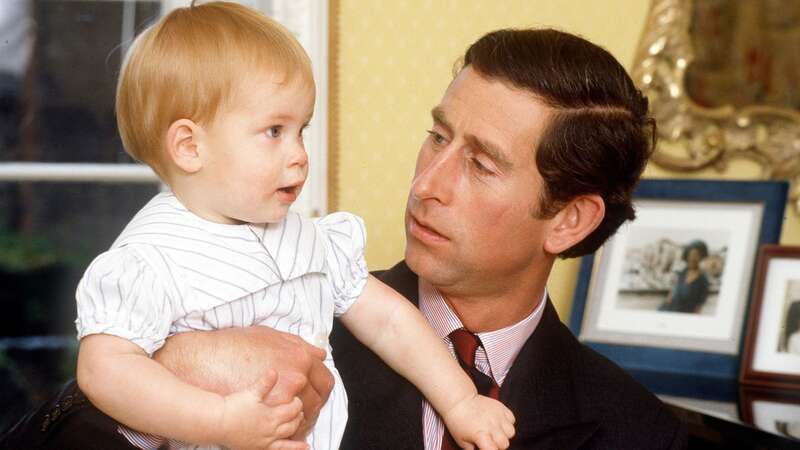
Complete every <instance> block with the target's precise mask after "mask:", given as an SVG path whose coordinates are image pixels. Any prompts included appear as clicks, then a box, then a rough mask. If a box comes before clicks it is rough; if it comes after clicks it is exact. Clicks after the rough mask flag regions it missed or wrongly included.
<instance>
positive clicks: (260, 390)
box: [250, 369, 278, 400]
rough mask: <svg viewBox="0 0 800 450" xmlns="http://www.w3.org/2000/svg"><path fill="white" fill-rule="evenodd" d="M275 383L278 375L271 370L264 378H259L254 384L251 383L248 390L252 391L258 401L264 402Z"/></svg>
mask: <svg viewBox="0 0 800 450" xmlns="http://www.w3.org/2000/svg"><path fill="white" fill-rule="evenodd" d="M277 382H278V373H277V372H275V371H274V370H272V369H269V370H267V373H265V374H264V376H262V377H260V378H259V379H258V380H256V382H255V383H253V385H252V386H251V387H250V390H251V391H253V393H254V394H255V395H256V396H257V397H258V398H259V399H261V400H264V399H265V398H266V397H267V394H269V392H270V391H271V390H272V388H273V387H274V386H275V383H277Z"/></svg>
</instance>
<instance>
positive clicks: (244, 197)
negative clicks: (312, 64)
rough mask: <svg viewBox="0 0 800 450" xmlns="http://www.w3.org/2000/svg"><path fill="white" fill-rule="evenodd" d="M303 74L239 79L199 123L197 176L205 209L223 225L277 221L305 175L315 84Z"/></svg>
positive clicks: (281, 217) (300, 186)
mask: <svg viewBox="0 0 800 450" xmlns="http://www.w3.org/2000/svg"><path fill="white" fill-rule="evenodd" d="M301 78H302V77H297V79H295V80H293V81H290V82H288V83H285V84H278V83H275V82H274V81H273V79H271V78H270V77H264V78H261V79H255V80H254V81H245V82H242V83H240V86H239V88H238V90H237V95H235V97H234V98H233V99H229V100H231V101H230V102H228V105H225V106H223V107H222V108H221V109H220V111H219V112H218V114H217V117H216V118H215V119H214V121H213V123H211V124H210V125H209V126H206V127H204V136H203V142H204V144H205V146H206V149H207V151H206V156H205V157H204V161H203V169H202V172H204V173H203V174H202V176H201V177H199V178H198V181H199V182H200V183H203V184H204V186H202V188H203V190H204V191H205V192H206V195H204V197H205V198H206V200H205V202H206V205H204V206H205V209H206V210H207V211H211V212H212V213H213V214H215V215H216V216H218V217H212V219H214V220H216V221H218V222H223V223H239V222H252V223H264V222H269V223H272V222H279V221H281V220H282V219H283V218H284V217H285V216H286V213H287V212H288V210H289V206H291V204H292V203H294V201H295V200H297V196H298V195H300V190H301V189H302V188H303V184H304V183H305V181H306V177H307V175H308V155H307V154H306V150H305V146H304V144H303V131H304V130H305V128H306V127H307V125H308V122H309V121H310V120H311V115H312V114H313V111H314V86H313V82H311V81H310V80H303V79H301Z"/></svg>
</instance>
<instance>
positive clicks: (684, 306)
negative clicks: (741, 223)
mask: <svg viewBox="0 0 800 450" xmlns="http://www.w3.org/2000/svg"><path fill="white" fill-rule="evenodd" d="M707 256H708V247H707V246H706V244H705V242H703V241H701V240H694V241H691V242H690V243H689V244H687V245H686V247H685V248H684V249H683V254H682V259H683V261H684V262H685V263H686V268H684V269H683V270H681V271H680V272H679V273H678V279H677V281H676V282H675V286H674V287H673V288H672V291H670V293H669V296H667V299H666V300H665V301H664V303H663V304H662V305H661V306H660V307H659V308H658V309H659V311H671V312H682V313H698V312H700V309H701V308H702V307H703V305H704V304H705V302H706V299H707V298H708V291H709V282H708V278H706V276H705V274H704V273H703V270H702V269H701V268H700V262H701V261H703V259H705V258H706V257H707Z"/></svg>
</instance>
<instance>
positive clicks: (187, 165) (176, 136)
mask: <svg viewBox="0 0 800 450" xmlns="http://www.w3.org/2000/svg"><path fill="white" fill-rule="evenodd" d="M202 132H203V129H202V127H200V126H199V125H198V124H196V123H195V122H193V121H191V120H189V119H178V120H176V121H175V122H172V125H170V126H169V129H167V142H166V144H167V155H169V159H170V160H171V161H172V163H173V164H174V165H175V166H176V167H178V168H179V169H180V170H182V171H184V172H186V173H195V172H197V171H198V170H200V169H201V168H202V167H203V161H202V159H201V158H200V147H199V140H200V134H201V133H202Z"/></svg>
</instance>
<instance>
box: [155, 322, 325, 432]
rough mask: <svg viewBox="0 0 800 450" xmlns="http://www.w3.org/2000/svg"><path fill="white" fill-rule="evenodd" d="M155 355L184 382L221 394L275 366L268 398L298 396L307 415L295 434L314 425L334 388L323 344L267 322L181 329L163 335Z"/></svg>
mask: <svg viewBox="0 0 800 450" xmlns="http://www.w3.org/2000/svg"><path fill="white" fill-rule="evenodd" d="M154 358H155V360H156V361H158V362H159V363H160V364H162V365H163V366H164V367H166V368H167V369H169V370H170V371H171V372H172V373H174V374H175V375H176V376H178V378H180V379H182V380H184V381H185V382H187V383H190V384H193V385H195V386H197V387H200V388H202V389H205V390H208V391H212V392H216V393H218V394H220V395H229V394H231V393H233V392H237V391H242V390H245V389H247V388H248V387H250V386H253V385H254V384H255V383H256V382H257V381H259V380H261V379H263V377H264V375H265V374H266V373H267V371H268V370H269V369H273V370H275V371H276V372H277V373H278V381H277V384H276V385H275V387H274V388H273V389H272V390H271V391H270V393H269V395H268V396H267V399H266V403H267V404H268V405H277V404H281V403H287V402H290V401H291V400H292V398H294V397H299V398H300V400H301V401H302V402H303V414H304V417H305V420H304V421H303V423H302V424H301V425H300V429H299V431H298V433H297V435H296V436H297V437H299V436H304V435H305V434H307V432H308V431H309V430H310V429H311V428H312V427H313V426H314V424H315V423H316V421H317V417H318V416H319V411H320V409H321V408H322V405H323V404H324V403H325V401H326V400H327V399H328V395H329V394H330V392H331V389H333V376H332V375H331V373H330V371H328V369H327V368H326V367H325V365H324V364H323V363H322V361H323V360H324V359H325V352H324V351H323V350H321V349H319V348H317V347H314V346H312V345H310V344H308V343H306V342H305V341H304V340H302V339H301V338H299V337H297V336H295V335H292V334H288V333H283V332H280V331H276V330H273V329H272V328H268V327H261V326H255V327H250V328H226V329H222V330H217V331H197V332H190V333H179V334H176V335H175V336H172V337H170V338H169V339H167V343H166V344H165V345H164V347H162V348H161V349H160V350H159V351H158V352H156V354H155V355H154Z"/></svg>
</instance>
